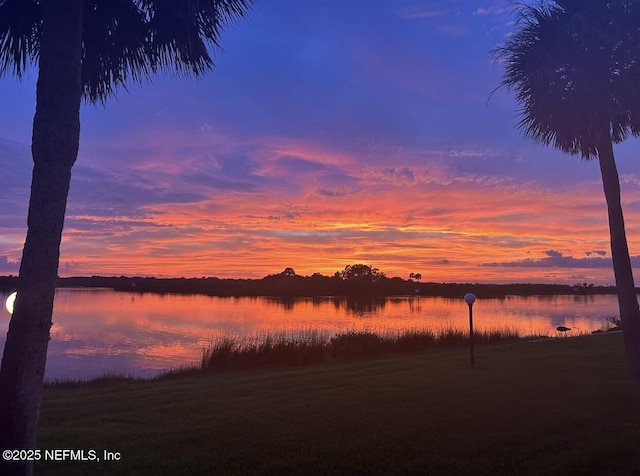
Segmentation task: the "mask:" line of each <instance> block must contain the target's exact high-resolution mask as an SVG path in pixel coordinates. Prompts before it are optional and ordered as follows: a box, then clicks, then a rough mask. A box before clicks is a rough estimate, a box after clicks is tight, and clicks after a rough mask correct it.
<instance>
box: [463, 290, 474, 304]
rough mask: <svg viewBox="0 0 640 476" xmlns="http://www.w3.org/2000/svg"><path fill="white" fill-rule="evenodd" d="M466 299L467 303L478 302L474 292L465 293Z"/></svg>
mask: <svg viewBox="0 0 640 476" xmlns="http://www.w3.org/2000/svg"><path fill="white" fill-rule="evenodd" d="M464 300H465V302H466V303H467V304H469V305H471V304H473V303H474V302H476V295H475V294H473V293H467V294H465V295H464Z"/></svg>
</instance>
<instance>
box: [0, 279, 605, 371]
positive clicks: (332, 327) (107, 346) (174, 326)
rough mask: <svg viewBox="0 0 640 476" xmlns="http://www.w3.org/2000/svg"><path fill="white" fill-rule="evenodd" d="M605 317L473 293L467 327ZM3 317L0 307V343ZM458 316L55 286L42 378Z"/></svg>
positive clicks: (404, 308) (457, 306) (430, 306)
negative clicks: (229, 345) (213, 344)
mask: <svg viewBox="0 0 640 476" xmlns="http://www.w3.org/2000/svg"><path fill="white" fill-rule="evenodd" d="M6 297H7V296H6V295H4V296H2V299H3V301H4V299H6ZM610 315H617V300H616V297H615V296H612V295H587V296H585V295H581V296H529V297H519V296H507V297H504V298H494V299H479V300H478V301H477V302H476V304H475V305H474V325H475V327H476V329H478V330H492V329H510V330H513V331H516V332H518V333H519V334H520V335H522V336H526V335H551V336H554V335H556V331H555V329H556V327H557V326H566V327H570V328H572V331H571V333H572V334H575V333H588V332H591V331H592V330H596V329H599V328H601V327H602V326H603V325H604V323H605V318H606V316H610ZM9 317H10V316H9V314H8V313H7V312H6V310H4V309H3V313H2V314H1V318H0V346H2V347H3V346H4V340H5V338H6V332H7V327H8V320H9ZM467 319H468V314H467V306H466V304H465V303H464V301H463V300H462V299H448V298H438V297H433V298H430V297H419V296H415V297H394V298H390V299H382V298H379V299H362V298H335V297H325V298H305V299H272V298H255V297H253V298H237V297H228V298H218V297H207V296H197V295H196V296H185V295H155V294H129V293H122V292H115V291H111V290H107V289H92V290H88V289H61V290H58V291H57V292H56V301H55V306H54V316H53V321H54V324H53V326H52V329H51V332H52V339H51V341H50V345H49V357H48V361H47V369H46V377H47V378H48V379H59V378H88V377H91V376H96V375H100V374H103V373H106V372H118V373H123V374H131V375H137V376H152V375H154V374H157V373H159V372H161V371H163V370H167V369H169V368H172V367H178V366H181V365H186V364H191V363H195V362H197V361H198V359H199V358H200V355H201V352H202V349H203V348H204V347H205V346H207V345H208V343H209V342H210V341H211V340H212V339H215V338H216V337H218V336H220V335H231V336H237V337H242V336H255V335H261V334H265V333H285V334H291V333H297V332H300V331H309V330H317V331H320V332H322V333H325V334H326V335H328V336H331V335H333V334H335V333H337V332H343V331H348V330H369V331H374V332H380V333H388V332H389V333H395V332H398V331H402V330H407V329H431V330H435V331H436V332H437V331H439V330H443V329H451V328H454V329H460V330H463V331H465V330H466V329H467V326H468V320H467Z"/></svg>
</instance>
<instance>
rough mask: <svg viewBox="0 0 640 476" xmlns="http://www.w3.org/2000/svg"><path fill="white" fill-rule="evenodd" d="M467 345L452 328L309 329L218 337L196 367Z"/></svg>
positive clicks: (496, 336) (497, 333)
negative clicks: (330, 333)
mask: <svg viewBox="0 0 640 476" xmlns="http://www.w3.org/2000/svg"><path fill="white" fill-rule="evenodd" d="M516 339H519V337H518V334H517V332H515V331H513V330H509V329H502V330H489V331H482V332H476V333H475V334H474V344H477V345H486V344H493V343H497V342H505V341H513V340H516ZM468 345H469V335H468V333H465V332H463V331H461V330H456V329H449V330H444V331H441V332H437V333H436V332H433V331H430V330H415V329H412V330H407V331H398V332H395V333H385V334H377V333H375V332H370V331H355V330H352V331H347V332H342V333H339V334H337V335H335V336H333V337H331V338H328V336H327V335H326V334H325V333H322V332H319V331H313V330H310V331H304V332H299V333H296V334H293V335H287V334H284V333H280V334H265V335H261V336H252V337H244V338H243V337H236V338H234V337H230V336H221V337H219V338H218V339H216V340H214V341H213V342H211V344H210V345H209V346H208V347H207V348H205V349H204V350H203V352H202V361H201V369H202V370H204V371H214V372H215V371H223V370H238V369H250V368H259V367H266V366H299V365H309V364H313V363H319V362H325V361H328V360H333V359H354V358H368V357H378V356H382V355H389V354H399V353H406V352H420V351H424V350H429V349H452V348H457V347H464V346H468Z"/></svg>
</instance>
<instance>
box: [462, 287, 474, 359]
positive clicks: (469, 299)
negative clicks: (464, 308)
mask: <svg viewBox="0 0 640 476" xmlns="http://www.w3.org/2000/svg"><path fill="white" fill-rule="evenodd" d="M464 300H465V302H466V303H467V304H468V305H469V350H470V352H471V367H472V368H473V367H474V364H475V362H474V361H475V359H474V357H473V303H474V302H476V296H475V294H473V293H467V294H465V295H464Z"/></svg>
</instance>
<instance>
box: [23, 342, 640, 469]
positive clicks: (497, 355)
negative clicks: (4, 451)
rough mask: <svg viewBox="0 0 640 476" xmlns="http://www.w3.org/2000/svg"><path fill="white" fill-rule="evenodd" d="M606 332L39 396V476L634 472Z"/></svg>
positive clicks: (633, 406)
mask: <svg viewBox="0 0 640 476" xmlns="http://www.w3.org/2000/svg"><path fill="white" fill-rule="evenodd" d="M639 397H640V394H639V392H638V391H637V390H636V389H635V388H634V387H632V385H631V384H630V382H629V380H628V378H627V372H626V364H625V358H624V351H623V344H622V338H621V335H620V334H603V335H598V336H581V337H574V338H565V339H547V340H543V341H533V342H517V343H513V344H504V345H496V346H485V347H481V348H478V349H477V352H476V367H475V368H474V369H471V368H470V367H469V355H468V351H467V350H466V349H460V350H445V351H442V352H421V353H413V354H400V355H393V356H387V357H385V358H378V359H367V360H356V361H353V360H352V361H335V360H334V361H331V362H328V363H321V364H317V365H312V366H306V367H299V368H287V369H273V368H271V369H263V370H255V371H243V372H224V373H208V374H203V373H201V374H199V375H188V376H183V377H181V378H172V379H162V380H157V381H130V380H124V379H123V380H113V379H111V380H103V381H101V382H96V383H88V384H87V383H85V384H81V383H79V384H76V385H59V386H51V387H48V388H46V390H45V395H44V401H43V405H42V412H41V424H40V432H39V439H38V447H39V448H41V449H52V448H67V449H84V450H89V449H95V450H97V451H98V455H99V456H102V451H103V450H109V451H112V452H119V453H120V454H121V459H120V460H119V461H110V462H105V461H100V462H94V463H91V462H72V461H66V462H55V463H54V462H40V463H38V464H37V466H36V470H37V473H36V474H41V475H71V476H73V475H85V474H89V475H92V476H94V475H95V476H97V475H112V474H118V475H120V474H121V475H171V476H176V475H200V474H206V475H209V474H212V475H226V474H229V475H230V474H233V475H236V474H238V475H245V474H248V475H251V474H273V475H277V474H285V475H289V474H300V475H302V474H304V475H307V474H311V475H314V474H329V475H333V474H349V475H351V474H367V475H368V474H374V475H375V474H428V475H458V474H460V475H467V474H469V475H500V474H504V475H536V476H538V475H580V474H585V475H610V474H619V475H632V474H640V457H639V456H640V405H639V404H640V398H639Z"/></svg>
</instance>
